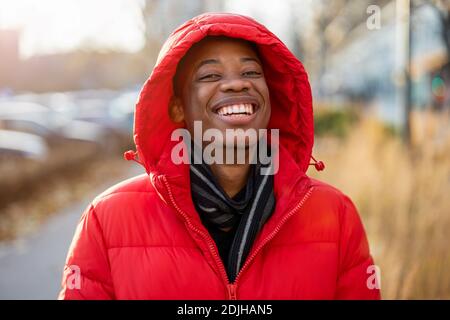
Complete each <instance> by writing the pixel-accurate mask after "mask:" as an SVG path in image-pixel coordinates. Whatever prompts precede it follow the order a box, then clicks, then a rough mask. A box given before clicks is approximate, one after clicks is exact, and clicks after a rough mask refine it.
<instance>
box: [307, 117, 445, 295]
mask: <svg viewBox="0 0 450 320" xmlns="http://www.w3.org/2000/svg"><path fill="white" fill-rule="evenodd" d="M314 153H315V154H316V155H317V156H318V157H319V158H320V159H321V160H323V161H324V162H325V164H326V166H327V168H326V169H325V171H323V172H321V173H313V172H312V171H313V170H311V171H310V173H312V175H313V176H315V177H317V178H319V179H321V180H323V181H326V182H328V183H331V184H332V185H335V186H336V187H338V188H339V189H341V190H342V191H343V192H345V193H346V194H348V195H349V196H350V197H351V198H352V199H353V201H354V202H355V203H356V205H357V207H358V209H359V211H360V214H361V216H362V219H363V221H364V225H365V228H366V231H367V234H368V237H369V242H370V245H371V250H372V254H373V256H374V259H375V262H376V264H377V265H378V266H379V267H380V268H381V290H382V296H383V298H384V299H450V272H449V271H450V251H449V249H448V244H449V239H450V237H449V234H448V232H449V231H450V197H449V191H450V141H449V139H448V137H447V139H446V142H445V143H442V139H441V140H440V142H439V145H436V144H434V143H432V142H428V143H426V144H424V145H422V146H421V147H415V148H414V150H411V149H408V148H407V147H406V146H405V145H404V144H402V143H401V141H400V140H399V139H398V138H397V137H395V136H393V135H392V134H389V133H387V131H386V130H385V129H383V127H382V126H381V125H380V124H378V123H376V122H374V121H370V120H363V121H362V122H361V123H359V124H357V125H355V126H354V128H352V130H351V132H350V133H349V135H348V136H347V138H346V139H344V140H338V139H335V138H321V139H318V141H317V142H316V149H315V152H314Z"/></svg>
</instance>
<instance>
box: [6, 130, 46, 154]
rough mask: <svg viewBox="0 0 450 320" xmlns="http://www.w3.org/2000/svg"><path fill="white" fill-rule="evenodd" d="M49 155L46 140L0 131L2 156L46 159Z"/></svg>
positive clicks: (31, 135)
mask: <svg viewBox="0 0 450 320" xmlns="http://www.w3.org/2000/svg"><path fill="white" fill-rule="evenodd" d="M47 153H48V147H47V144H46V142H45V140H44V139H43V138H41V137H39V136H37V135H34V134H30V133H25V132H18V131H10V130H0V156H11V155H12V156H19V157H25V158H34V159H44V158H45V157H46V155H47Z"/></svg>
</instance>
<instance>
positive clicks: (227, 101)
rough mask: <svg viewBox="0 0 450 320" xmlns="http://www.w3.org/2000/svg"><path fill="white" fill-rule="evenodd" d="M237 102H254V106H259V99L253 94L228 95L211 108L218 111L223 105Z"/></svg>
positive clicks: (215, 111)
mask: <svg viewBox="0 0 450 320" xmlns="http://www.w3.org/2000/svg"><path fill="white" fill-rule="evenodd" d="M235 104H252V105H253V107H256V109H257V108H258V107H259V101H258V99H256V98H255V97H252V96H231V97H226V98H223V99H220V100H218V101H216V102H215V103H214V104H213V105H212V107H211V110H212V111H213V112H214V113H217V110H219V109H220V108H222V107H225V106H231V105H235Z"/></svg>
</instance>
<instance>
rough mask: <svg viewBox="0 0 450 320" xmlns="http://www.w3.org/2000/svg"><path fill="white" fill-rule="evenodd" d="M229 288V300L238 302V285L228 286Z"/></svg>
mask: <svg viewBox="0 0 450 320" xmlns="http://www.w3.org/2000/svg"><path fill="white" fill-rule="evenodd" d="M227 288H228V299H229V300H237V296H236V285H235V284H231V283H230V284H227Z"/></svg>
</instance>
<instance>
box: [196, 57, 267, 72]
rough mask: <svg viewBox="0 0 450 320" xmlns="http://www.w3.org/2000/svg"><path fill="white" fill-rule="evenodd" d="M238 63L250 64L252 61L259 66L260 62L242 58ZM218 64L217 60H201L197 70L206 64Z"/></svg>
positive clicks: (254, 59)
mask: <svg viewBox="0 0 450 320" xmlns="http://www.w3.org/2000/svg"><path fill="white" fill-rule="evenodd" d="M240 61H241V62H251V61H253V62H256V63H258V64H261V62H260V61H259V60H258V59H256V58H252V57H242V58H241V59H240ZM219 63H220V62H219V60H217V59H206V60H202V61H201V62H200V63H199V64H198V66H197V69H199V68H200V67H202V66H204V65H206V64H219Z"/></svg>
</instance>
